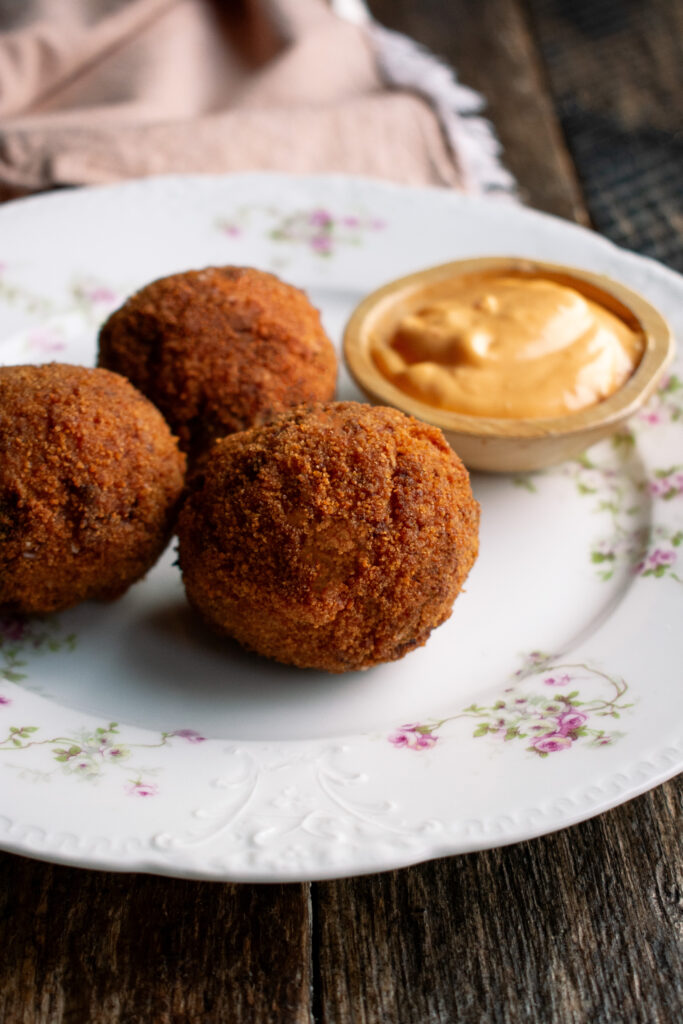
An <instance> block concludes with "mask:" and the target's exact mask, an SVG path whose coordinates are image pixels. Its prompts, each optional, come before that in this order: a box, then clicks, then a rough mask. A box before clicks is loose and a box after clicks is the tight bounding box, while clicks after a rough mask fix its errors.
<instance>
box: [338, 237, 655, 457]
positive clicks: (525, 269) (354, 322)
mask: <svg viewBox="0 0 683 1024" xmlns="http://www.w3.org/2000/svg"><path fill="white" fill-rule="evenodd" d="M501 272H504V273H505V274H512V275H514V276H535V277H538V276H542V277H544V278H546V279H547V280H552V281H557V282H558V283H560V284H565V285H568V286H570V287H572V288H574V289H576V291H578V292H580V293H581V294H582V295H584V296H585V297H586V298H588V299H591V300H592V301H594V302H598V303H600V304H601V305H602V306H604V307H605V308H606V309H608V310H610V312H612V313H614V314H615V315H616V316H618V317H620V318H621V319H622V320H623V321H625V323H627V324H628V326H629V327H631V328H632V329H634V330H639V331H641V332H642V333H643V334H644V336H645V348H644V351H643V355H642V358H641V360H640V362H639V364H638V366H637V367H636V369H635V371H634V373H633V375H632V376H631V377H629V379H628V380H627V381H626V383H625V384H624V385H623V386H622V387H621V388H620V389H619V390H618V391H616V392H615V393H614V394H613V395H611V396H610V397H609V398H606V399H604V400H603V401H602V402H599V403H598V404H597V405H593V406H590V407H588V408H586V409H581V410H580V411H578V412H575V413H570V414H568V415H566V416H558V417H553V418H548V419H529V420H524V419H499V418H489V417H484V416H468V415H465V414H462V413H456V412H449V411H448V410H445V409H437V408H435V407H434V406H431V405H427V404H426V403H424V402H420V401H419V400H417V399H415V398H412V397H411V396H410V395H407V394H406V393H405V392H404V391H402V390H401V389H400V388H398V387H396V386H395V385H394V384H392V383H391V381H390V380H388V379H387V378H386V377H384V376H383V374H382V373H380V371H379V370H378V368H377V366H376V365H375V363H374V361H373V359H372V355H371V353H370V339H371V337H372V336H373V335H375V336H376V334H377V333H378V332H379V334H380V336H381V334H382V333H383V332H386V331H389V330H391V329H393V328H394V327H395V325H396V323H397V321H398V320H399V319H400V318H401V317H402V316H404V315H405V313H407V312H408V311H410V310H412V309H414V308H415V306H416V305H417V301H416V300H417V298H418V296H419V294H420V293H421V292H422V291H423V290H424V289H425V288H427V287H431V286H434V285H438V284H441V283H444V282H446V281H448V280H449V279H451V278H454V277H460V276H462V275H465V274H477V275H486V274H487V273H491V275H492V276H493V275H494V274H495V275H498V274H500V273H501ZM673 352H674V341H673V337H672V334H671V331H670V329H669V326H668V324H667V323H666V321H665V320H664V318H663V317H662V316H661V314H660V313H658V312H657V310H656V309H655V308H654V307H653V306H651V305H650V303H649V302H647V301H646V300H645V299H643V298H642V297H641V296H640V295H638V294H636V292H633V291H631V289H630V288H626V287H624V285H622V284H618V283H617V282H616V281H612V280H610V279H609V278H607V277H604V276H603V275H602V274H593V273H591V272H589V271H587V270H576V269H574V268H573V267H565V266H561V265H559V264H556V263H545V262H542V261H540V260H527V259H516V258H514V257H510V256H495V257H485V258H480V259H469V260H456V261H455V262H453V263H444V264H441V265H440V266H438V267H430V268H429V269H428V270H421V271H419V272H418V273H415V274H409V275H408V276H407V277H402V278H399V279H398V280H396V281H392V282H390V283H389V284H387V285H384V287H383V288H379V289H378V290H377V291H375V292H373V293H372V294H371V295H368V296H367V298H365V299H364V300H363V301H362V302H361V303H360V305H359V306H357V307H356V309H355V310H354V312H353V314H352V315H351V318H350V320H349V322H348V324H347V325H346V329H345V332H344V358H345V360H346V363H347V366H348V368H349V370H350V372H351V375H352V376H353V378H354V380H355V381H356V383H357V384H358V386H359V387H360V389H361V390H362V391H363V392H364V394H365V395H366V396H367V397H368V398H369V399H370V401H371V402H373V403H375V404H378V405H392V406H395V407H396V408H397V409H400V410H401V411H402V412H406V413H408V414H409V415H411V416H415V417H417V418H418V419H421V420H424V421H425V422H427V423H431V424H433V425H434V426H436V427H440V428H441V430H442V431H443V432H444V434H445V436H446V439H447V440H448V442H449V444H450V445H451V446H452V447H453V448H454V449H455V450H456V451H457V453H458V455H459V456H460V457H461V459H462V460H463V462H464V463H465V465H467V466H468V467H469V468H470V469H483V470H488V471H491V472H494V473H507V472H524V471H527V470H532V469H541V468H543V467H544V466H551V465H554V464H555V463H557V462H562V461H563V460H564V459H570V458H573V457H575V456H577V455H580V454H581V452H583V451H584V450H585V449H586V448H588V447H589V446H590V445H592V444H595V442H596V441H599V440H600V439H601V438H603V437H607V436H608V435H609V434H613V433H614V432H615V431H616V430H618V429H619V427H620V426H621V425H622V424H623V423H624V422H625V421H626V420H627V419H628V418H629V416H632V415H633V413H634V412H636V410H637V409H639V408H640V406H642V405H643V403H644V402H645V401H646V400H647V399H648V398H649V397H650V395H651V394H652V392H653V391H654V389H655V387H656V385H657V381H658V380H659V379H660V377H661V375H662V373H663V371H664V369H665V368H666V366H667V365H668V363H669V362H670V361H671V359H672V357H673Z"/></svg>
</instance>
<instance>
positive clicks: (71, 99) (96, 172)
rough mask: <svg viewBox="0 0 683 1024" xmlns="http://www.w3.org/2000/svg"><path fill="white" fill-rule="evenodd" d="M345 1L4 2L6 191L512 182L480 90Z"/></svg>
mask: <svg viewBox="0 0 683 1024" xmlns="http://www.w3.org/2000/svg"><path fill="white" fill-rule="evenodd" d="M336 7H337V8H338V9H339V10H340V12H341V13H342V14H344V15H346V17H344V18H342V17H339V16H338V15H337V13H335V11H334V10H333V9H332V8H331V7H329V6H328V5H327V4H326V3H324V0H241V2H232V3H231V2H229V0H225V2H223V3H221V2H219V0H214V2H211V0H26V2H25V3H23V4H17V3H16V2H14V0H0V29H2V31H0V185H3V186H4V187H5V188H6V189H7V188H11V189H15V190H17V191H32V190H39V189H45V188H50V187H54V186H57V185H75V184H93V183H101V182H111V181H119V180H121V179H124V178H130V177H140V176H145V175H150V174H159V173H170V172H174V173H183V172H187V173H191V172H227V171H244V170H255V169H258V170H279V171H291V172H312V173H315V172H320V173H322V172H339V171H341V172H347V173H351V174H362V175H368V176H371V177H379V178H385V179H388V180H392V181H397V182H402V183H410V184H421V183H425V184H435V185H445V186H456V187H461V188H463V187H464V188H467V189H468V190H471V191H477V190H482V189H486V188H488V187H493V188H500V189H503V190H505V189H509V188H510V186H511V181H510V178H509V176H508V175H507V174H506V172H505V171H504V170H503V169H502V168H501V166H500V164H499V163H498V161H497V158H496V154H495V142H494V140H493V139H492V137H491V134H490V132H486V131H484V132H483V134H482V131H481V125H482V122H481V120H480V119H479V118H478V117H476V114H477V112H478V111H477V107H478V99H477V97H476V95H475V94H473V93H472V92H471V91H470V90H467V89H464V88H463V87H462V86H460V85H459V84H458V83H457V82H456V80H455V79H454V78H453V76H452V73H451V72H450V71H448V69H446V68H444V67H443V66H442V65H440V64H438V63H437V62H435V60H434V58H432V57H430V56H426V55H425V54H424V53H423V52H422V51H419V49H418V48H417V47H416V46H415V44H413V43H411V42H410V40H407V39H405V37H402V36H398V35H397V34H396V33H391V32H388V31H387V30H386V29H382V28H381V27H380V26H378V25H376V24H374V23H373V22H372V21H371V20H370V18H369V16H368V15H367V11H366V10H365V8H364V6H363V4H362V3H361V2H360V0H338V2H337V3H336ZM425 62H428V63H429V66H428V68H427V66H426V64H425ZM435 69H436V74H435ZM439 76H441V77H440V82H441V84H440V85H439V84H438V81H437V80H439ZM427 81H436V82H437V88H436V89H434V88H429V87H427V86H426V84H425V83H426V82H427ZM482 140H483V141H482Z"/></svg>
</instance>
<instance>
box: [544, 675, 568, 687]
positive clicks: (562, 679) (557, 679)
mask: <svg viewBox="0 0 683 1024" xmlns="http://www.w3.org/2000/svg"><path fill="white" fill-rule="evenodd" d="M571 681H572V679H571V676H569V675H567V673H566V672H565V673H564V675H561V676H548V678H547V679H544V680H543V682H544V683H545V685H546V686H567V684H568V683H571Z"/></svg>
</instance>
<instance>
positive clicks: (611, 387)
mask: <svg viewBox="0 0 683 1024" xmlns="http://www.w3.org/2000/svg"><path fill="white" fill-rule="evenodd" d="M430 291H431V292H436V294H430ZM644 347H645V337H644V335H643V334H642V333H641V332H638V331H634V330H633V329H632V328H631V327H629V326H627V324H626V323H624V322H623V321H622V320H620V319H619V317H618V316H616V315H615V314H614V313H611V312H610V311H609V310H608V309H606V308H604V307H603V306H601V305H600V304H599V303H597V302H593V301H592V300H590V299H588V298H586V297H585V296H584V295H582V294H581V293H580V292H579V291H577V290H575V289H574V288H572V287H571V286H570V285H568V284H564V283H558V282H556V281H553V280H550V279H545V278H543V277H542V276H538V277H531V276H526V277H525V276H513V275H510V274H506V273H505V272H501V274H500V275H491V274H487V275H482V276H481V277H479V278H477V277H476V276H473V275H470V276H468V277H464V278H463V279H462V280H460V281H459V280H457V279H455V280H453V281H452V282H448V285H447V287H444V285H441V286H439V288H438V290H436V289H431V290H430V289H426V290H425V293H424V295H423V296H422V301H421V302H420V301H419V298H418V301H417V302H416V304H415V308H414V309H413V310H412V311H409V312H406V313H404V315H403V316H402V318H401V319H399V321H398V322H397V323H396V324H395V325H394V327H393V331H389V332H388V334H387V335H385V336H382V337H380V336H379V335H376V336H374V337H373V338H372V339H371V342H370V349H371V353H372V357H373V359H374V362H375V364H376V366H377V368H378V369H379V370H380V372H381V373H382V374H383V375H384V376H385V377H386V378H387V379H388V380H390V381H392V383H393V384H395V385H396V386H397V387H399V388H400V389H401V390H402V391H404V392H405V393H406V394H408V395H411V396H412V397H413V398H416V399H418V400H419V401H422V402H425V403H427V404H428V405H431V406H434V407H436V408H439V409H448V410H450V411H452V412H460V413H466V414H468V415H473V416H491V417H500V418H515V419H543V418H546V417H552V416H564V415H566V414H567V413H572V412H576V411H577V410H579V409H584V408H586V407H587V406H591V405H596V404H597V403H598V402H600V401H602V400H603V399H604V398H607V397H608V396H609V395H611V394H613V393H614V392H615V391H617V390H618V388H620V387H621V386H622V384H624V382H625V381H626V380H628V378H629V377H630V376H631V374H632V373H633V371H634V370H635V368H636V366H637V365H638V363H639V361H640V358H641V356H642V354H643V350H644Z"/></svg>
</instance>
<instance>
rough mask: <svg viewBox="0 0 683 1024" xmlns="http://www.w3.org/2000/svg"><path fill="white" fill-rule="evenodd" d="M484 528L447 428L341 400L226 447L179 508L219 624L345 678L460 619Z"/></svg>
mask: <svg viewBox="0 0 683 1024" xmlns="http://www.w3.org/2000/svg"><path fill="white" fill-rule="evenodd" d="M478 524H479V506H478V504H477V503H476V501H475V500H474V498H473V497H472V491H471V489H470V483H469V477H468V474H467V470H466V469H465V467H464V466H463V464H462V463H461V461H460V459H459V458H458V457H457V456H456V455H455V453H454V452H453V451H452V449H451V448H450V447H449V446H448V444H447V443H446V441H445V439H444V437H443V435H442V434H441V432H440V431H439V430H437V429H435V428H433V427H429V426H427V425H426V424H424V423H420V422H418V421H417V420H415V419H412V418H410V417H408V416H405V415H403V413H400V412H398V411H396V410H394V409H388V408H381V407H372V406H369V405H362V404H357V403H354V402H340V403H330V404H327V405H317V406H315V407H313V408H311V409H297V410H294V411H293V412H290V413H289V414H288V415H284V416H282V417H280V418H278V419H277V420H276V421H275V422H273V423H272V424H270V425H267V426H263V427H259V428H254V429H251V430H248V431H245V432H244V433H241V434H234V435H232V436H231V437H227V438H224V439H223V440H222V441H219V442H217V444H216V445H215V446H214V448H213V449H212V451H211V453H210V455H209V457H208V459H207V462H206V464H205V468H204V473H203V474H202V475H201V476H200V477H198V478H197V479H196V480H195V481H194V484H193V488H192V492H191V494H190V497H189V499H188V500H187V502H186V503H185V505H184V506H183V509H182V511H181V514H180V517H179V523H178V537H179V542H180V547H179V554H180V566H181V569H182V572H183V579H184V583H185V587H186V591H187V595H188V598H189V600H190V602H191V603H192V604H193V605H194V606H195V607H196V608H197V609H198V610H199V612H200V613H201V614H202V615H203V616H204V617H205V618H206V619H207V620H208V621H209V622H210V623H211V624H212V625H213V626H214V627H216V628H218V629H219V630H220V631H222V632H224V633H227V634H229V635H230V636H233V637H235V638H236V639H237V640H238V641H240V643H242V644H244V645H245V646H247V647H249V648H252V649H253V650H255V651H258V652H259V653H261V654H264V655H266V656H268V657H271V658H275V659H277V660H278V661H282V662H285V663H288V664H292V665H297V666H299V667H301V668H319V669H326V670H328V671H330V672H344V671H347V670H350V669H363V668H368V667H369V666H371V665H375V664H377V663H379V662H384V661H391V660H394V659H396V658H400V657H402V656H403V655H404V654H406V653H407V652H408V651H410V650H412V649H413V648H414V647H417V646H419V645H421V644H424V643H425V641H426V640H427V638H428V636H429V633H430V632H431V630H432V629H434V628H435V627H436V626H438V625H439V624H440V623H442V622H443V621H444V620H445V619H447V618H448V617H449V615H450V614H451V608H452V604H453V601H454V599H455V597H456V596H457V594H458V592H459V591H460V589H461V587H462V585H463V582H464V580H465V577H466V576H467V574H468V572H469V570H470V569H471V567H472V565H473V563H474V561H475V558H476V556H477V552H478Z"/></svg>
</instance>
